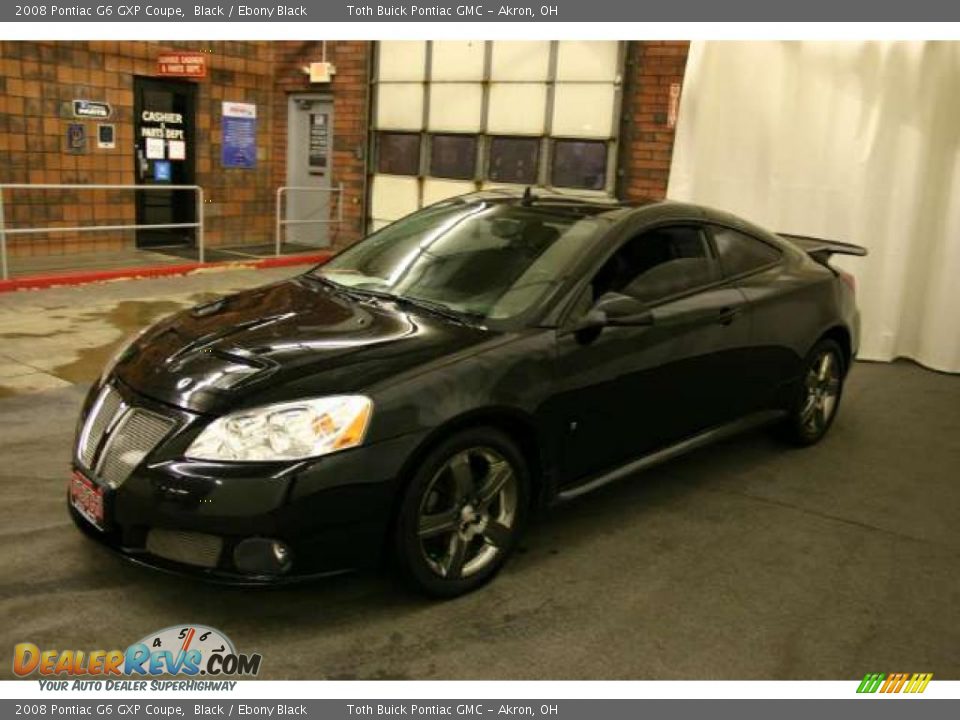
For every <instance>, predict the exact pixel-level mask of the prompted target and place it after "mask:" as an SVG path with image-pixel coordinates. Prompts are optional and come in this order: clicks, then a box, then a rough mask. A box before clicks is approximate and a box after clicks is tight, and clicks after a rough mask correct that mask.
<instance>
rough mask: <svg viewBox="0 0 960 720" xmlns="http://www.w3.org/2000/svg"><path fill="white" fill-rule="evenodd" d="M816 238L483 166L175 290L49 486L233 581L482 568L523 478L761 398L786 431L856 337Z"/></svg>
mask: <svg viewBox="0 0 960 720" xmlns="http://www.w3.org/2000/svg"><path fill="white" fill-rule="evenodd" d="M832 253H847V254H854V255H863V254H865V251H864V250H863V249H862V248H859V247H856V246H853V245H847V244H844V243H837V242H830V241H823V240H816V239H811V238H803V237H794V236H786V235H776V234H773V233H771V232H768V231H766V230H763V229H761V228H759V227H756V226H754V225H752V224H750V223H748V222H745V221H744V220H741V219H739V218H736V217H734V216H732V215H729V214H726V213H723V212H718V211H715V210H710V209H707V208H703V207H699V206H695V205H689V204H681V203H674V202H655V203H648V204H643V205H639V206H626V205H621V204H615V203H612V202H602V201H597V200H578V199H574V198H571V197H568V196H558V195H554V194H548V193H543V194H539V193H538V194H535V193H531V192H529V191H528V192H526V193H524V194H523V195H519V194H505V193H497V192H486V193H479V194H473V195H468V196H464V197H461V198H456V199H452V200H449V201H445V202H441V203H439V204H436V205H433V206H431V207H428V208H426V209H424V210H421V211H420V212H417V213H415V214H413V215H410V216H408V217H406V218H403V219H402V220H399V221H397V222H395V223H393V224H392V225H389V226H387V227H385V228H383V229H382V230H380V231H378V232H376V233H374V234H373V235H371V236H370V237H368V238H366V239H365V240H363V241H362V242H360V243H358V244H356V245H354V246H352V247H350V248H349V249H347V250H345V251H343V252H341V253H340V254H339V255H337V256H336V257H334V258H333V259H332V260H330V261H329V262H328V263H326V264H325V265H322V266H320V267H317V268H314V269H313V270H311V271H310V272H307V273H306V274H303V275H300V276H298V277H295V278H293V279H290V280H286V281H283V282H279V283H275V284H272V285H268V286H265V287H260V288H256V289H253V290H249V291H246V292H241V293H239V294H236V295H233V296H230V297H225V298H222V299H219V300H217V301H216V302H212V303H208V304H205V305H202V306H198V307H195V308H193V309H191V310H186V311H184V312H181V313H178V314H176V315H173V316H171V317H169V318H167V319H165V320H163V321H161V322H159V323H157V324H156V325H154V326H153V327H151V328H149V329H148V330H147V331H146V332H144V333H143V334H142V335H140V336H139V337H138V338H137V339H136V340H134V341H133V342H132V343H131V344H130V345H129V346H128V347H126V348H125V349H124V350H123V351H122V352H121V353H120V354H119V355H118V356H117V357H116V359H115V360H114V362H113V363H111V365H110V366H109V367H108V368H107V369H106V371H105V372H104V374H103V377H102V379H101V380H100V382H98V383H97V384H96V385H95V386H94V387H93V388H92V389H91V391H90V394H89V397H88V399H87V401H86V404H85V406H84V408H83V413H82V416H81V419H80V423H79V427H78V435H77V444H76V452H75V455H74V472H73V475H72V478H71V481H70V484H69V491H68V501H69V507H70V511H71V513H72V515H73V517H74V519H75V520H76V522H77V524H78V525H79V526H80V527H81V528H82V529H84V530H85V531H87V532H88V533H89V534H90V535H91V536H93V537H95V538H97V539H99V540H100V541H102V542H104V543H105V544H107V545H109V546H110V547H112V548H114V549H116V550H118V551H119V552H121V553H122V554H123V555H125V556H126V557H128V558H131V559H134V560H137V561H140V562H142V563H145V564H149V565H152V566H155V567H160V568H166V569H170V570H178V571H184V570H192V571H194V572H197V573H199V574H202V575H205V576H207V577H209V578H213V579H220V580H224V581H232V582H240V583H251V584H253V583H265V582H278V581H283V580H288V579H294V578H303V577H306V576H314V575H320V574H326V573H329V572H336V571H342V570H345V569H354V568H358V567H361V566H365V565H369V564H371V563H376V562H378V561H379V560H380V559H381V558H384V557H389V558H392V559H393V560H394V561H395V562H396V564H397V566H399V568H400V569H401V570H402V571H403V573H404V574H405V575H406V576H407V577H408V578H409V579H411V580H412V581H413V582H414V583H415V584H416V585H418V586H419V587H420V588H422V589H423V590H425V591H427V592H429V593H432V594H435V595H440V596H452V595H457V594H460V593H463V592H466V591H469V590H471V589H473V588H476V587H477V586H479V585H480V584H482V583H483V582H485V581H487V580H489V579H490V578H491V577H492V576H493V575H494V574H495V573H496V572H497V571H498V570H499V569H500V568H501V566H502V565H503V564H504V562H505V561H506V560H507V558H508V557H509V555H510V553H511V551H512V550H513V549H514V547H515V546H516V543H517V537H518V535H519V533H520V532H521V530H522V528H523V525H524V522H525V520H526V519H527V518H528V516H529V514H530V512H531V511H532V510H533V509H535V508H536V507H538V506H542V505H544V504H549V503H551V502H556V501H558V500H564V499H568V498H573V497H576V496H578V495H581V494H583V493H585V492H587V491H589V490H592V489H594V488H598V487H600V486H602V485H605V484H607V483H609V482H611V481H614V480H617V479H619V478H623V477H627V476H630V475H632V474H633V473H635V472H636V471H637V470H640V469H641V468H645V467H648V466H650V465H653V464H655V463H657V462H660V461H663V460H666V459H669V458H671V457H673V456H675V455H677V454H679V453H682V452H685V451H687V450H690V449H692V448H696V447H699V446H701V445H703V444H704V443H707V442H710V441H712V440H715V439H718V438H721V437H725V436H727V435H729V434H731V433H734V432H737V431H741V430H744V429H746V428H749V427H752V426H756V425H758V424H761V423H777V424H778V426H779V428H780V430H781V431H782V433H783V434H784V435H785V436H786V437H788V438H789V439H791V440H792V441H794V442H796V443H800V444H811V443H814V442H816V441H817V440H819V439H820V438H821V437H822V436H823V435H824V433H826V432H827V430H828V428H829V427H830V424H831V422H832V421H833V419H834V417H835V416H836V412H837V406H838V403H839V402H840V397H841V392H842V389H843V382H844V378H845V376H846V374H847V371H848V370H849V368H850V365H851V360H852V358H853V357H854V355H855V353H856V350H857V342H858V328H859V316H858V312H857V308H856V305H855V303H854V288H853V280H852V278H851V277H850V276H849V275H846V274H845V273H843V272H841V271H839V270H836V269H834V268H832V267H831V266H830V265H829V264H828V262H827V260H828V258H829V256H830V255H831V254H832Z"/></svg>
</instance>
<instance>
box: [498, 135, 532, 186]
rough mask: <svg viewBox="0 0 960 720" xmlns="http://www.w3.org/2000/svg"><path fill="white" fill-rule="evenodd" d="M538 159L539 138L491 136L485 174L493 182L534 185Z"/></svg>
mask: <svg viewBox="0 0 960 720" xmlns="http://www.w3.org/2000/svg"><path fill="white" fill-rule="evenodd" d="M539 161H540V139H539V138H516V137H495V138H491V140H490V158H489V169H488V172H487V175H488V176H489V178H490V179H491V180H493V181H495V182H503V183H515V184H517V185H534V184H535V183H536V182H537V168H538V164H539Z"/></svg>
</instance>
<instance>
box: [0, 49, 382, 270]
mask: <svg viewBox="0 0 960 720" xmlns="http://www.w3.org/2000/svg"><path fill="white" fill-rule="evenodd" d="M169 50H180V51H196V52H203V53H205V54H206V55H207V62H208V75H207V77H206V78H205V79H201V80H197V81H195V82H196V83H197V86H198V88H197V112H196V141H195V142H194V147H193V148H190V150H193V151H194V152H195V153H196V170H197V174H196V182H197V184H199V185H201V186H202V187H203V188H204V191H205V195H206V201H207V202H206V207H205V219H206V240H207V243H208V245H210V246H216V245H240V244H262V243H268V242H272V239H273V233H274V224H273V218H274V197H275V191H276V187H277V185H279V184H283V183H284V182H285V180H286V175H285V174H286V167H285V164H286V149H285V142H286V121H287V118H286V94H287V93H288V92H292V91H299V90H305V91H310V92H324V91H326V90H329V91H330V92H331V93H332V94H333V97H334V117H335V123H336V125H335V128H334V132H335V135H334V138H335V140H334V142H335V145H334V177H333V181H334V183H336V182H339V181H341V180H342V181H343V182H344V184H345V187H346V190H347V195H346V202H345V206H344V207H345V217H346V218H347V219H348V221H349V222H348V225H347V227H346V229H345V230H343V231H341V232H338V233H337V234H336V235H335V236H334V237H333V241H334V243H335V245H336V246H341V245H343V244H345V243H349V242H353V241H355V240H356V239H357V238H358V237H359V233H360V218H362V215H363V213H362V209H361V208H362V206H363V177H364V160H363V153H362V148H363V146H364V138H365V127H366V117H365V112H366V88H367V75H366V73H367V63H368V55H369V48H368V43H362V42H344V43H328V47H327V54H328V59H330V60H332V61H333V62H335V63H336V64H337V69H338V73H337V75H336V76H335V79H334V82H333V83H331V86H330V87H329V88H324V87H323V86H320V87H317V86H311V85H310V84H309V82H307V80H308V78H307V77H306V76H305V75H304V74H303V73H302V71H301V70H300V68H301V67H302V66H304V65H306V64H308V63H309V62H310V61H315V60H319V59H320V53H321V44H320V43H319V42H229V41H226V42H158V43H145V42H114V41H96V42H15V41H4V42H3V43H2V45H0V182H5V183H82V184H133V183H134V182H135V178H134V160H133V140H134V138H133V133H134V126H135V123H134V118H133V117H132V116H133V84H134V82H133V79H134V76H135V75H143V76H153V75H155V73H156V57H157V55H158V54H159V53H161V52H164V51H169ZM74 99H87V100H106V101H107V102H109V103H110V104H111V105H112V106H113V111H114V113H113V117H111V118H110V119H109V121H107V122H111V123H113V124H114V125H115V126H116V134H117V137H116V147H115V148H114V149H98V148H97V146H96V136H95V133H96V125H97V122H96V121H93V120H79V119H76V118H73V117H72V110H71V107H70V103H71V102H72V100H74ZM225 100H227V101H235V102H247V103H255V104H256V105H257V115H258V117H257V145H258V159H257V164H256V168H254V169H237V168H230V169H226V168H223V167H221V161H220V152H221V145H220V137H221V134H220V132H221V127H220V117H221V102H223V101H225ZM75 122H80V123H82V124H83V125H85V126H86V134H87V151H86V152H85V153H83V154H77V155H74V154H70V153H68V152H66V131H67V127H68V125H69V124H70V123H75ZM357 147H359V148H360V149H361V151H360V153H359V155H358V154H357V152H356V148H357ZM6 199H7V207H6V211H7V212H6V218H7V223H8V225H10V226H27V225H32V226H41V225H54V226H61V227H66V226H73V225H85V224H129V223H132V222H134V218H135V211H134V204H133V200H132V193H130V192H124V191H119V192H117V191H113V192H110V191H68V192H63V191H50V192H48V193H44V192H40V191H8V192H7V195H6ZM8 240H9V248H10V254H11V255H12V256H18V255H20V256H22V255H49V254H61V253H74V252H81V251H88V250H89V251H102V250H115V249H120V248H123V247H132V246H133V234H132V233H131V232H129V231H127V232H109V233H77V234H73V235H70V234H65V233H57V234H50V235H31V236H18V237H10V238H8Z"/></svg>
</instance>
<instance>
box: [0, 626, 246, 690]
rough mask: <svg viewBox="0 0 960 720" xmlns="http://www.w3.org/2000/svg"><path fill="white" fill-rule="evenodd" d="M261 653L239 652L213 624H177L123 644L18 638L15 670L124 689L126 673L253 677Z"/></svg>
mask: <svg viewBox="0 0 960 720" xmlns="http://www.w3.org/2000/svg"><path fill="white" fill-rule="evenodd" d="M262 659H263V658H262V656H261V655H260V654H259V653H252V654H244V653H238V652H237V650H236V648H235V647H234V645H233V643H232V642H231V641H230V638H228V637H227V636H226V635H224V634H223V633H222V632H220V631H219V630H217V629H215V628H212V627H207V626H205V625H173V626H171V627H168V628H164V629H163V630H160V631H158V632H155V633H150V634H149V635H147V636H146V637H144V638H142V639H141V640H138V641H137V642H135V643H133V644H132V645H130V646H129V647H127V648H126V649H125V650H120V649H114V650H72V649H68V650H64V649H45V648H41V647H39V646H38V645H37V644H35V643H31V642H22V643H18V644H17V645H15V646H14V649H13V673H14V675H15V676H16V677H18V678H26V677H30V676H32V675H35V674H36V675H39V676H40V678H41V684H43V685H46V684H48V683H43V682H42V681H43V680H53V679H54V678H58V679H60V680H62V681H69V680H73V681H74V683H75V684H77V685H79V688H78V689H87V688H85V687H84V684H87V685H97V684H102V682H103V681H105V682H106V683H107V684H108V685H112V686H118V687H117V689H120V688H119V686H120V683H119V682H116V681H117V680H119V679H125V678H138V677H139V678H153V677H158V676H171V675H173V676H187V677H188V678H190V679H194V680H196V679H199V678H200V677H203V678H204V679H211V680H212V679H215V678H216V679H219V678H223V677H230V676H244V677H254V676H256V675H257V674H258V673H259V672H260V663H261V660H262ZM84 681H86V682H84ZM90 681H100V682H96V683H94V682H90ZM50 684H53V683H50ZM66 684H67V683H66V682H59V683H56V685H57V687H55V688H52V689H67V687H66ZM125 684H126V683H125ZM197 684H198V685H200V683H197ZM210 684H212V683H203V685H210ZM91 689H102V688H98V687H92V688H91ZM107 689H112V688H110V687H108V688H107ZM197 689H213V688H201V687H198V688H197Z"/></svg>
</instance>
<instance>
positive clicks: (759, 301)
mask: <svg viewBox="0 0 960 720" xmlns="http://www.w3.org/2000/svg"><path fill="white" fill-rule="evenodd" d="M708 231H709V232H710V235H711V236H712V237H711V239H712V244H713V249H714V252H715V253H716V256H717V262H718V263H719V265H720V269H721V271H722V272H723V274H724V277H725V278H727V282H728V283H729V284H730V285H731V286H733V287H735V288H737V289H738V290H740V291H741V292H742V293H743V294H744V297H745V298H746V299H747V302H748V303H749V317H750V323H749V324H750V347H749V349H748V351H747V352H745V353H744V356H743V373H744V383H743V392H742V394H741V396H740V397H739V398H738V400H737V406H738V408H739V413H740V414H743V415H745V414H748V413H751V412H759V411H762V410H769V409H771V408H776V407H782V406H783V404H784V403H785V402H786V400H785V397H786V396H785V393H786V392H787V390H788V388H789V383H790V381H791V380H793V379H794V378H795V376H796V374H797V372H798V371H799V365H800V361H801V360H802V358H800V357H798V356H797V354H796V352H795V351H794V349H793V348H794V347H795V345H796V333H797V331H796V327H797V322H798V318H801V317H803V315H804V314H805V313H808V309H807V308H808V306H807V304H806V302H805V300H806V298H805V296H804V295H802V294H801V293H800V292H798V290H802V289H803V288H804V287H806V285H805V284H804V283H803V281H802V279H798V278H795V277H790V275H789V273H786V272H785V268H784V263H783V252H782V251H781V250H780V249H779V248H777V247H775V246H774V245H772V244H770V243H767V242H764V241H763V240H760V239H759V238H756V237H754V236H753V235H751V234H748V233H746V232H744V231H741V230H737V229H734V228H731V227H725V226H722V225H710V226H708Z"/></svg>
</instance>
